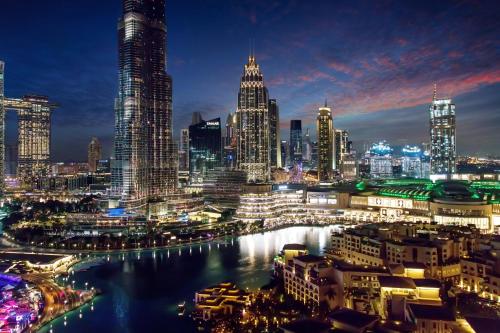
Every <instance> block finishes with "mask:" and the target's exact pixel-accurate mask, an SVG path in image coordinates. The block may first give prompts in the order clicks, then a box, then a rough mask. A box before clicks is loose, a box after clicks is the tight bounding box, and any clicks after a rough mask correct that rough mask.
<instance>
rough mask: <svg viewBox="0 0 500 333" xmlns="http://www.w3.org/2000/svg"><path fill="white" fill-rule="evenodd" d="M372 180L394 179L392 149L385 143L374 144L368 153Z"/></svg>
mask: <svg viewBox="0 0 500 333" xmlns="http://www.w3.org/2000/svg"><path fill="white" fill-rule="evenodd" d="M367 155H368V158H369V161H370V177H371V178H390V177H392V148H391V147H390V146H389V145H388V144H387V142H385V141H380V142H378V143H374V144H373V145H372V147H371V148H370V150H369V151H368V152H367Z"/></svg>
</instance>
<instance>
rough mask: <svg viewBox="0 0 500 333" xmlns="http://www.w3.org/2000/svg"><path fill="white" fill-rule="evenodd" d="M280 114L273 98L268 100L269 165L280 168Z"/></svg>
mask: <svg viewBox="0 0 500 333" xmlns="http://www.w3.org/2000/svg"><path fill="white" fill-rule="evenodd" d="M280 142H281V140H280V116H279V107H278V103H277V102H276V100H275V99H270V100H269V145H270V152H271V167H272V168H281V145H280Z"/></svg>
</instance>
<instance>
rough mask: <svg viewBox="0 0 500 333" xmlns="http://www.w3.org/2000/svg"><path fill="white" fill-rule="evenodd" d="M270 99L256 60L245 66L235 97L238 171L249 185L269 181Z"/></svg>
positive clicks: (251, 59) (252, 57)
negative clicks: (244, 176)
mask: <svg viewBox="0 0 500 333" xmlns="http://www.w3.org/2000/svg"><path fill="white" fill-rule="evenodd" d="M268 107H269V98H268V92H267V88H266V86H265V85H264V76H263V75H262V72H261V71H260V67H259V65H258V64H257V63H256V61H255V57H254V56H253V55H250V56H249V57H248V63H247V64H246V65H245V68H244V72H243V76H242V77H241V81H240V91H239V93H238V109H237V110H236V113H237V122H238V125H237V132H238V150H237V154H238V163H237V166H238V168H239V169H241V170H244V171H246V172H247V179H248V181H250V182H266V181H268V180H269V179H270V176H271V169H270V156H271V154H270V143H269V141H270V140H269V110H268Z"/></svg>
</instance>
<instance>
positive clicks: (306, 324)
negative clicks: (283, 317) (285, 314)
mask: <svg viewBox="0 0 500 333" xmlns="http://www.w3.org/2000/svg"><path fill="white" fill-rule="evenodd" d="M281 329H282V330H283V331H284V332H293V333H326V332H328V330H329V329H330V325H328V324H327V323H325V322H322V321H319V320H316V319H309V318H307V319H299V320H295V321H292V322H290V323H288V324H285V325H283V326H281Z"/></svg>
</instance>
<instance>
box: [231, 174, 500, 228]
mask: <svg viewBox="0 0 500 333" xmlns="http://www.w3.org/2000/svg"><path fill="white" fill-rule="evenodd" d="M236 218H237V219H240V220H242V221H244V222H252V221H259V220H261V221H262V220H263V221H264V225H265V226H277V225H279V224H288V223H290V221H294V222H295V223H329V222H335V221H344V222H350V221H352V222H396V221H407V222H435V223H438V224H443V225H462V226H465V225H474V226H475V227H476V228H478V229H479V230H480V231H481V232H483V233H492V232H495V231H498V230H496V229H497V228H499V227H500V182H498V181H437V182H432V181H430V180H426V179H388V180H373V181H364V182H358V183H350V184H346V185H340V186H326V187H313V188H306V187H305V186H302V185H296V184H290V185H279V186H272V185H252V186H247V187H246V188H245V191H244V193H242V194H241V195H240V206H239V208H238V210H237V212H236Z"/></svg>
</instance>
